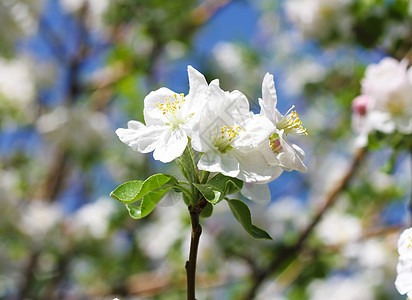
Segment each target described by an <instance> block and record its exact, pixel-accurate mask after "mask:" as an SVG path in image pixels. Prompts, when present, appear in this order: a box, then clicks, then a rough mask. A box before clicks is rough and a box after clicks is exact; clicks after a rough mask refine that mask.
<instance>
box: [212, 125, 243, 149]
mask: <svg viewBox="0 0 412 300" xmlns="http://www.w3.org/2000/svg"><path fill="white" fill-rule="evenodd" d="M241 131H242V128H241V127H240V126H236V127H235V126H230V127H228V126H223V127H220V133H221V134H220V135H218V136H217V137H216V139H215V144H214V146H215V147H216V148H217V149H218V150H219V152H221V153H226V152H228V151H229V150H231V149H232V148H233V147H232V146H231V145H230V144H231V143H232V141H233V140H234V139H235V138H236V137H237V136H238V135H239V133H240V132H241Z"/></svg>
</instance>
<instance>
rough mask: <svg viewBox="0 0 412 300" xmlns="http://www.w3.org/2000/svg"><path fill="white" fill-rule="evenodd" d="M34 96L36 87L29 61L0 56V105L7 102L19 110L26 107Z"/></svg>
mask: <svg viewBox="0 0 412 300" xmlns="http://www.w3.org/2000/svg"><path fill="white" fill-rule="evenodd" d="M35 96H36V87H35V82H34V78H33V72H32V71H31V68H30V61H28V60H27V59H13V60H6V59H3V58H1V57H0V106H3V105H4V104H7V105H10V106H12V107H16V108H18V109H21V110H23V109H24V108H26V109H27V106H29V105H30V104H31V102H33V100H34V98H35Z"/></svg>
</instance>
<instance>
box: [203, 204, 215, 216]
mask: <svg viewBox="0 0 412 300" xmlns="http://www.w3.org/2000/svg"><path fill="white" fill-rule="evenodd" d="M212 213H213V205H212V204H210V203H207V204H206V206H205V208H203V210H202V212H201V213H200V216H201V217H202V218H209V217H210V216H211V215H212Z"/></svg>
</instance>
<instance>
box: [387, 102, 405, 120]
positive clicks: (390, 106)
mask: <svg viewBox="0 0 412 300" xmlns="http://www.w3.org/2000/svg"><path fill="white" fill-rule="evenodd" d="M386 109H387V110H388V111H389V112H390V113H391V114H392V115H394V116H396V115H401V114H402V113H403V111H404V110H405V105H404V103H403V101H402V99H400V98H393V99H390V100H389V101H388V102H386Z"/></svg>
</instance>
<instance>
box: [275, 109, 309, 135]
mask: <svg viewBox="0 0 412 300" xmlns="http://www.w3.org/2000/svg"><path fill="white" fill-rule="evenodd" d="M294 108H295V106H294V105H292V107H291V108H290V109H289V110H288V112H287V113H286V114H285V116H284V117H283V118H282V120H280V121H279V122H277V124H276V127H277V128H278V129H279V130H282V129H283V130H284V131H285V133H286V134H288V133H293V134H299V135H303V134H304V135H308V130H307V129H306V128H303V126H302V121H301V120H300V119H299V115H298V113H297V112H296V110H292V109H294Z"/></svg>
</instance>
